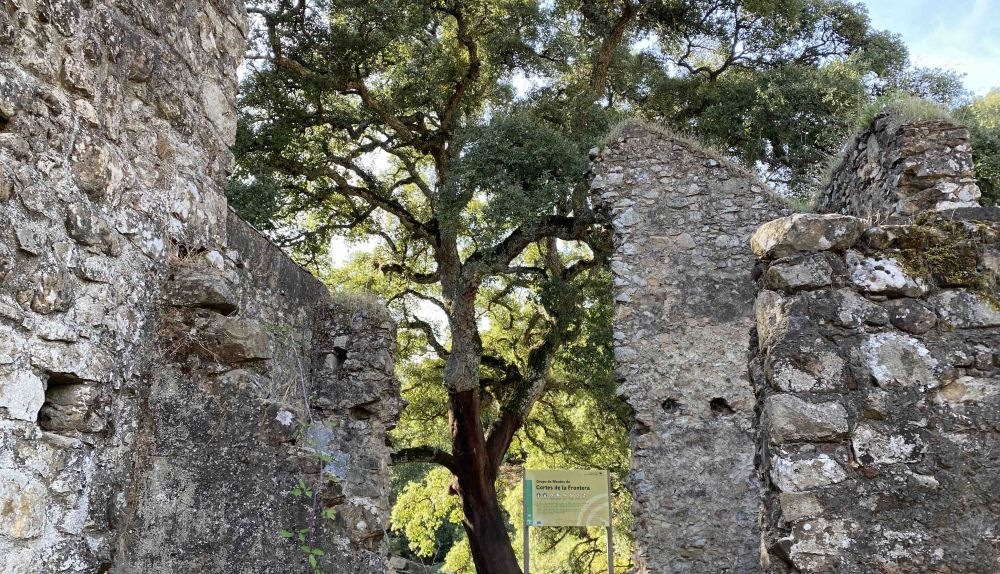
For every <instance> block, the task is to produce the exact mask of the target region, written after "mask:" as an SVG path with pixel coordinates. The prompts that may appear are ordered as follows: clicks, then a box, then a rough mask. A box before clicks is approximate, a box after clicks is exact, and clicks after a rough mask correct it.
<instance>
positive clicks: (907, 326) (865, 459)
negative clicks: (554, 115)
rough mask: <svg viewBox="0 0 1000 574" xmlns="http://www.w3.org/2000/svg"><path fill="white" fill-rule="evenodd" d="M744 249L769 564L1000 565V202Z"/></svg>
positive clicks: (922, 568) (770, 232)
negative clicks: (748, 262) (752, 302)
mask: <svg viewBox="0 0 1000 574" xmlns="http://www.w3.org/2000/svg"><path fill="white" fill-rule="evenodd" d="M753 248H754V251H755V253H756V254H757V255H758V256H759V257H760V258H761V265H760V266H758V267H757V268H756V271H755V277H756V279H757V283H758V285H759V287H760V291H759V292H758V294H757V301H756V307H755V311H756V317H757V327H756V336H755V338H754V345H753V347H752V352H751V353H752V354H751V362H750V364H751V369H750V370H751V373H752V374H753V380H754V389H755V392H756V393H757V395H758V414H759V417H760V418H759V424H758V425H757V432H758V434H757V440H758V448H759V449H760V450H759V457H758V467H759V470H760V474H761V479H762V482H763V484H764V494H763V511H762V528H763V544H762V548H763V550H762V552H763V564H764V566H765V567H766V568H767V571H769V572H803V573H808V572H843V573H852V574H853V573H858V574H860V573H880V574H881V573H886V574H888V573H892V574H903V573H912V574H916V573H930V572H935V573H945V572H947V573H949V574H958V573H965V574H974V573H984V572H1000V464H998V463H1000V352H998V350H1000V302H998V301H1000V299H998V298H997V296H998V291H997V288H996V285H997V278H998V277H1000V209H983V208H960V209H954V210H949V211H945V212H933V213H931V214H925V215H924V216H922V217H921V218H920V219H919V220H918V222H917V223H915V224H910V225H878V226H871V225H870V224H868V223H867V222H865V221H864V220H861V219H857V218H854V217H850V216H843V215H811V214H810V215H806V214H800V215H794V216H791V217H786V218H783V219H778V220H775V221H772V222H769V223H767V224H765V225H763V226H761V228H760V229H759V230H758V231H757V232H756V234H755V235H754V237H753ZM768 566H769V568H768Z"/></svg>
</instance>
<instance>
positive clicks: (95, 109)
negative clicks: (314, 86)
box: [0, 0, 401, 574]
mask: <svg viewBox="0 0 1000 574" xmlns="http://www.w3.org/2000/svg"><path fill="white" fill-rule="evenodd" d="M245 36H246V23H245V15H244V13H243V7H242V5H241V3H239V2H237V1H235V0H212V1H208V2H202V1H197V2H196V1H194V0H183V1H176V2H154V1H148V0H147V1H143V0H126V1H120V0H119V1H114V2H112V1H110V0H94V1H91V2H75V1H68V0H8V1H6V2H0V571H2V572H5V573H11V574H15V573H16V574H27V573H36V572H38V573H46V574H48V573H55V572H119V573H122V574H127V573H132V572H139V571H142V572H164V573H166V572H245V573H258V572H259V573H265V572H275V571H285V570H289V569H294V568H298V566H297V565H298V564H303V563H304V561H305V558H304V556H303V555H302V553H301V552H299V551H298V550H297V547H298V544H297V543H296V542H295V541H286V540H282V539H281V538H280V537H279V535H278V533H279V531H280V530H282V529H287V530H291V531H295V532H297V531H298V530H299V529H303V528H308V529H309V532H308V533H307V536H308V538H309V541H311V545H313V546H317V547H321V548H323V549H324V550H325V552H326V554H325V555H324V558H323V562H324V567H325V571H326V572H382V571H384V570H385V567H384V566H383V564H382V563H383V556H382V552H381V545H380V539H381V536H382V532H383V528H384V521H385V513H386V508H385V488H386V464H387V461H388V454H389V453H388V448H387V447H386V446H385V441H384V432H385V429H386V428H387V427H388V426H391V425H392V424H393V421H394V420H395V417H396V414H397V412H398V410H399V408H400V406H401V401H400V400H399V398H398V386H397V384H396V381H395V380H394V379H393V376H392V341H393V339H394V334H393V331H394V327H393V325H392V322H391V321H390V320H389V318H388V317H387V316H386V314H385V312H384V311H383V310H380V309H378V308H377V307H374V306H372V305H369V304H367V303H364V302H363V301H361V300H357V301H354V300H335V299H333V298H331V297H330V296H329V295H328V294H327V291H326V289H325V288H324V287H323V286H322V285H321V284H320V283H318V282H317V281H316V280H314V279H313V278H312V277H310V276H309V275H308V274H307V273H306V272H305V271H303V270H302V269H300V268H298V267H297V266H295V265H294V264H293V263H292V262H291V261H290V260H288V259H287V257H285V256H284V255H283V254H282V253H280V251H278V250H277V249H276V248H274V247H273V246H271V245H270V244H269V243H268V242H267V241H266V240H264V238H263V237H261V236H259V234H257V233H256V232H255V231H254V230H253V229H251V228H250V227H249V226H247V225H246V224H245V223H243V222H241V221H240V220H239V219H238V218H237V217H235V216H234V215H233V214H231V213H230V212H229V211H228V209H227V206H226V202H225V198H224V194H223V190H224V189H225V184H226V179H227V177H228V175H229V173H230V171H231V169H232V165H233V159H232V154H231V153H230V152H229V150H228V145H229V144H231V142H232V141H233V137H234V133H235V114H234V110H233V105H234V99H235V92H236V78H235V69H236V65H237V63H238V62H239V60H240V59H241V57H242V55H243V49H244V45H245ZM307 400H308V408H307ZM321 467H322V468H323V471H322V472H320V468H321ZM300 480H301V481H302V482H303V484H305V485H307V486H308V487H309V490H311V491H313V492H315V496H309V495H305V496H298V497H296V496H294V495H292V494H291V492H292V491H293V489H294V487H295V486H296V484H298V483H299V481H300ZM327 508H330V509H331V510H330V511H329V512H328V513H327V515H326V516H323V517H319V518H316V519H314V518H313V517H314V516H315V513H314V509H315V510H316V511H322V510H324V509H327Z"/></svg>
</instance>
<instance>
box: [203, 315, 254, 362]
mask: <svg viewBox="0 0 1000 574" xmlns="http://www.w3.org/2000/svg"><path fill="white" fill-rule="evenodd" d="M198 337H199V339H200V346H202V347H203V348H204V349H205V350H206V351H207V352H208V353H209V354H211V355H212V357H213V358H216V359H218V360H219V361H222V362H226V363H239V362H242V361H251V360H255V359H270V358H271V357H272V353H271V343H270V337H269V336H268V334H267V331H265V330H264V329H263V327H261V326H260V324H258V323H256V322H253V321H248V320H245V319H240V318H234V317H226V316H223V315H215V316H211V317H208V318H207V320H205V321H204V322H203V323H202V325H201V327H200V328H199V331H198ZM196 350H197V349H196Z"/></svg>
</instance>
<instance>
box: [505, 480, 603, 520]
mask: <svg viewBox="0 0 1000 574" xmlns="http://www.w3.org/2000/svg"><path fill="white" fill-rule="evenodd" d="M524 524H525V526H605V527H606V526H610V525H611V497H610V494H609V489H608V472H607V471H606V470H528V469H525V471H524Z"/></svg>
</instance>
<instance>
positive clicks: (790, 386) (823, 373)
mask: <svg viewBox="0 0 1000 574" xmlns="http://www.w3.org/2000/svg"><path fill="white" fill-rule="evenodd" d="M846 367H847V363H846V362H845V361H844V359H843V357H841V356H840V354H839V353H838V352H837V350H836V348H835V347H833V346H832V345H830V344H829V343H828V342H827V341H826V340H825V339H823V338H822V337H819V336H818V335H817V334H815V333H812V332H808V331H806V332H804V333H801V334H799V335H798V336H789V335H786V338H785V339H784V340H783V341H782V342H781V344H778V345H775V346H774V348H772V349H771V350H770V352H769V353H768V355H767V358H766V360H765V364H764V368H765V373H766V374H767V377H768V380H769V381H770V382H771V385H772V386H773V387H774V388H775V389H778V390H781V391H783V392H790V393H800V392H831V391H832V392H837V391H844V390H846V388H847V369H846Z"/></svg>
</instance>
